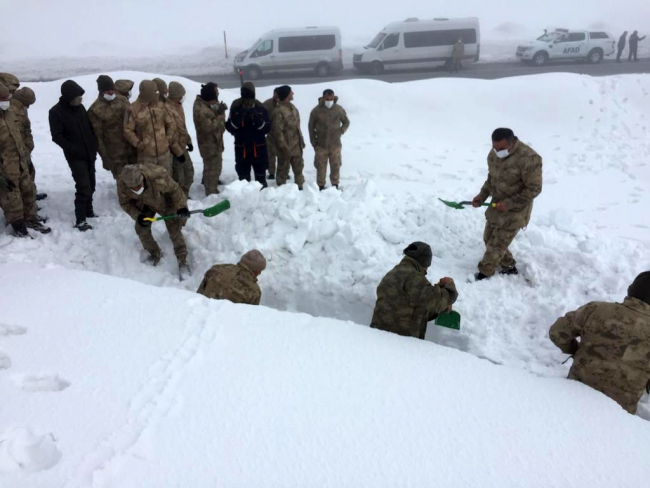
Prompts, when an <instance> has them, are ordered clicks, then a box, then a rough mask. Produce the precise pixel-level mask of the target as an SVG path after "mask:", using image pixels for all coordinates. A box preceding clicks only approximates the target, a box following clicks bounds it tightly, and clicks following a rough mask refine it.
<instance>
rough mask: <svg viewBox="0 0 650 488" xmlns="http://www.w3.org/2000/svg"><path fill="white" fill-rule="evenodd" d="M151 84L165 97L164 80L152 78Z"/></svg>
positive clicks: (165, 84)
mask: <svg viewBox="0 0 650 488" xmlns="http://www.w3.org/2000/svg"><path fill="white" fill-rule="evenodd" d="M153 82H154V83H155V84H156V87H157V88H158V93H160V94H161V95H167V83H165V80H163V79H162V78H154V79H153Z"/></svg>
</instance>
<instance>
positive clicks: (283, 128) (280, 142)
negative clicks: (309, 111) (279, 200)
mask: <svg viewBox="0 0 650 488" xmlns="http://www.w3.org/2000/svg"><path fill="white" fill-rule="evenodd" d="M278 98H279V100H280V101H279V103H278V106H277V107H276V108H275V110H274V111H273V118H272V119H271V133H272V134H273V139H274V140H275V145H276V150H277V153H278V170H277V175H276V181H277V184H278V186H282V185H284V184H285V183H286V182H287V178H288V177H289V168H290V167H291V168H292V169H293V174H294V176H295V178H296V185H298V188H299V189H301V190H302V185H303V184H304V183H305V177H304V176H303V175H302V170H303V168H304V166H305V163H304V160H303V157H302V152H303V149H304V148H305V140H304V138H303V137H302V131H301V130H300V113H299V112H298V109H297V108H296V107H295V106H294V105H293V103H291V101H292V100H293V91H291V87H290V86H287V85H284V86H281V87H278Z"/></svg>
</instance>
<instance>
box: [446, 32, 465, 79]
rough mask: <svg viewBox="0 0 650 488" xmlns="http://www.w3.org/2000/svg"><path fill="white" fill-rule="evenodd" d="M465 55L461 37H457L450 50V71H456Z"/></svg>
mask: <svg viewBox="0 0 650 488" xmlns="http://www.w3.org/2000/svg"><path fill="white" fill-rule="evenodd" d="M464 57H465V44H463V39H462V37H459V38H458V40H457V41H456V43H455V44H454V47H453V49H452V51H451V63H450V70H449V72H450V73H458V71H459V70H460V68H461V67H462V65H463V58H464Z"/></svg>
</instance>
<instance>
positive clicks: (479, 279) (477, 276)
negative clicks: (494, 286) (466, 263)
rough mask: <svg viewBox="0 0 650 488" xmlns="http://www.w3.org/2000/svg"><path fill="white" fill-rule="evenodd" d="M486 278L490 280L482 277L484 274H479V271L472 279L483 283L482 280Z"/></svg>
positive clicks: (484, 276)
mask: <svg viewBox="0 0 650 488" xmlns="http://www.w3.org/2000/svg"><path fill="white" fill-rule="evenodd" d="M488 278H490V277H489V276H487V275H484V274H483V273H481V272H480V271H479V272H478V273H476V274H475V275H474V279H475V280H476V281H483V280H487V279H488Z"/></svg>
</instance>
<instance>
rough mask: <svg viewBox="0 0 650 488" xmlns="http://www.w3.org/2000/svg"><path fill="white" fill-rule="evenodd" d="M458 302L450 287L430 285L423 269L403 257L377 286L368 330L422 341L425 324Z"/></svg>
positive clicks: (453, 290) (456, 295) (453, 287)
mask: <svg viewBox="0 0 650 488" xmlns="http://www.w3.org/2000/svg"><path fill="white" fill-rule="evenodd" d="M457 298H458V292H457V291H456V286H455V285H454V284H453V283H446V284H445V285H443V286H440V285H432V284H431V283H429V280H427V279H426V277H425V272H424V269H423V268H422V266H420V264H419V263H418V262H417V261H416V260H415V259H413V258H410V257H408V256H406V257H404V259H402V261H401V262H400V263H399V264H398V265H397V266H395V267H394V268H393V269H392V270H391V271H389V272H388V274H387V275H386V276H384V278H383V279H382V280H381V283H379V286H378V287H377V303H376V305H375V311H374V313H373V314H372V322H371V323H370V327H372V328H374V329H381V330H385V331H388V332H394V333H395V334H399V335H403V336H412V337H418V338H420V339H424V335H425V334H426V331H427V322H429V321H430V320H433V319H434V318H435V317H436V316H437V315H438V314H439V313H441V312H444V311H445V310H446V309H447V308H448V307H449V306H450V305H452V304H453V303H454V302H455V301H456V299H457Z"/></svg>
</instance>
